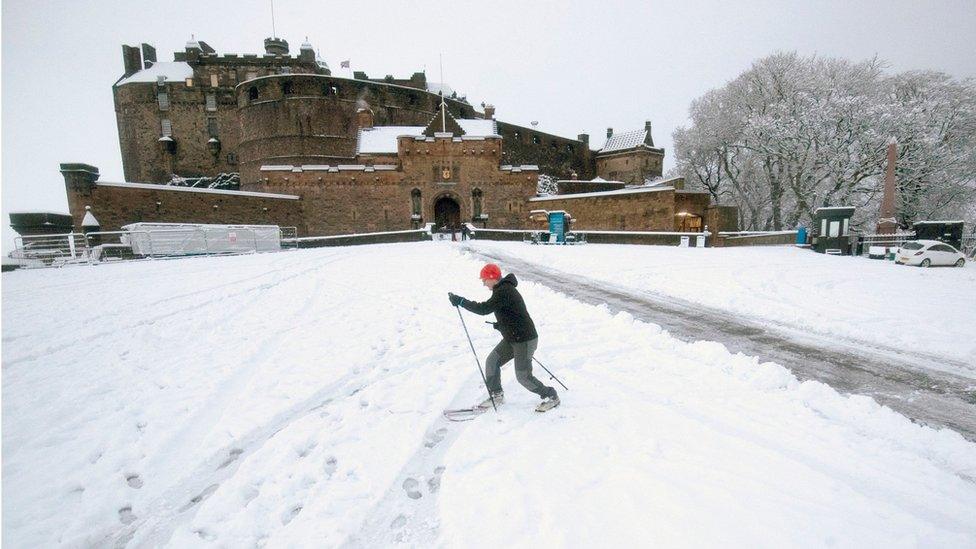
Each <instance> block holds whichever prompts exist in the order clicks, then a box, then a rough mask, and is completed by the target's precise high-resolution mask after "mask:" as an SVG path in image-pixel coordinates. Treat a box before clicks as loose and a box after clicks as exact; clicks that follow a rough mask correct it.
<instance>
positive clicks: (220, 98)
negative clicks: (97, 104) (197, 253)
mask: <svg viewBox="0 0 976 549" xmlns="http://www.w3.org/2000/svg"><path fill="white" fill-rule="evenodd" d="M174 57H175V59H176V60H177V61H183V62H187V63H189V64H190V66H191V67H192V70H193V78H192V86H187V83H186V81H185V80H179V81H175V80H166V81H165V82H164V83H163V84H162V85H159V84H157V83H156V82H129V83H124V84H121V85H116V86H113V90H112V91H113V95H114V99H115V113H116V122H117V124H118V130H119V145H120V147H121V152H122V167H123V172H124V174H125V179H126V180H127V181H144V182H148V183H163V182H166V181H169V179H170V174H177V175H181V176H184V177H188V176H204V175H206V176H214V175H217V174H219V173H230V172H237V171H239V167H238V162H237V149H238V144H239V142H240V122H239V120H238V115H237V98H236V96H235V94H234V88H235V86H237V84H239V83H240V82H243V81H245V80H247V79H248V78H249V77H255V76H256V77H261V76H267V75H268V74H277V73H279V72H281V71H283V70H287V71H288V72H289V73H293V74H299V73H316V72H322V71H324V70H326V69H323V68H320V67H319V66H318V65H317V64H316V63H315V59H314V55H312V54H311V51H310V50H308V51H305V50H303V53H302V54H301V55H299V56H298V57H292V56H288V55H263V56H258V55H235V54H227V55H217V54H216V53H204V52H200V51H196V50H188V51H186V52H177V54H176V55H175V56H174ZM147 64H148V65H150V66H151V64H152V63H147ZM147 68H148V67H147ZM213 78H216V84H217V86H213V85H212V84H213V83H214V81H213ZM160 90H163V91H165V92H166V93H167V96H168V98H169V103H170V105H169V108H168V109H163V108H161V107H160V105H159V102H158V99H157V92H158V91H160ZM209 94H215V96H216V110H215V111H208V110H207V95H209ZM208 118H215V119H216V120H217V133H218V139H219V141H220V147H219V148H215V147H214V146H213V145H212V144H211V143H210V142H209V140H210V137H211V136H210V132H209V129H208V121H207V119H208ZM163 119H167V120H170V122H171V123H172V127H173V139H174V142H175V147H173V148H172V149H168V148H166V147H164V145H163V144H161V143H160V142H159V137H160V136H161V135H162V130H161V126H162V120H163Z"/></svg>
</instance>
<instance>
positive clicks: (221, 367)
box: [2, 242, 976, 548]
mask: <svg viewBox="0 0 976 549" xmlns="http://www.w3.org/2000/svg"><path fill="white" fill-rule="evenodd" d="M602 248H603V247H598V246H595V245H593V246H588V247H581V248H579V249H578V250H576V249H568V248H561V249H560V250H559V251H560V252H569V253H571V254H574V255H573V256H569V255H566V256H561V257H563V258H567V257H568V258H570V259H571V260H572V261H577V262H584V261H585V262H590V264H591V265H593V269H594V271H595V272H594V273H593V274H594V276H596V275H597V274H598V273H599V272H600V270H601V269H606V270H609V266H604V265H601V262H608V261H611V260H613V259H612V257H611V256H605V255H603V254H604V253H605V252H603V251H602ZM631 249H634V250H638V249H643V248H637V247H634V248H631ZM534 250H540V247H534ZM694 251H696V252H700V251H701V250H694ZM706 251H707V250H706ZM684 252H688V253H690V252H692V251H691V250H682V251H681V252H680V253H684ZM733 252H734V253H736V254H741V253H745V252H741V251H739V250H733ZM756 252H757V253H760V254H764V253H766V252H761V251H758V250H757V251H756ZM541 253H546V254H548V253H552V254H555V253H556V252H550V251H548V250H542V251H541ZM769 253H773V252H769ZM591 256H592V257H591ZM553 257H554V258H555V257H557V256H556V255H553ZM620 257H622V256H620ZM628 257H634V256H628ZM661 257H662V258H663V259H662V261H669V260H671V261H673V260H674V259H667V258H668V257H670V258H674V257H677V256H674V255H669V256H661ZM763 257H766V256H763ZM776 257H780V260H779V261H778V262H777V261H774V260H773V256H769V257H768V258H766V259H758V260H757V261H767V264H766V266H765V269H767V270H771V271H775V270H776V269H783V271H784V273H785V274H784V275H783V276H784V277H785V278H789V276H790V275H791V274H798V273H799V271H801V270H803V269H800V268H797V267H795V266H793V261H794V260H793V259H792V256H789V255H781V256H776ZM834 259H836V258H834ZM559 261H560V266H561V267H568V265H569V263H568V261H566V260H563V259H560V260H559ZM634 261H635V262H638V261H643V260H640V259H638V258H635V259H634ZM818 261H819V259H818ZM646 263H647V264H652V263H653V261H650V260H648V261H647V262H646ZM480 266H481V265H480V263H478V262H477V261H475V260H473V259H472V258H471V257H470V256H469V255H468V254H465V253H463V252H461V251H460V250H459V249H458V246H456V245H454V244H451V243H440V242H434V243H416V244H400V245H380V246H361V247H351V248H327V249H318V250H302V251H292V252H286V253H279V254H267V255H251V256H239V257H222V258H201V259H185V260H176V261H155V262H151V263H150V262H147V263H129V264H116V265H103V266H98V267H95V268H87V267H76V268H65V269H61V270H45V271H33V272H14V273H7V274H4V276H3V290H2V291H3V380H2V382H3V542H4V545H5V546H9V547H50V546H59V545H60V546H66V547H84V546H93V545H94V546H112V545H115V544H119V545H121V544H122V543H120V542H123V543H124V542H128V544H129V546H169V547H181V548H182V547H195V546H201V547H203V546H214V547H252V546H265V547H295V546H304V547H325V546H341V545H352V546H370V547H375V546H386V545H391V544H393V543H395V542H396V541H402V542H404V543H411V544H415V545H418V546H429V545H437V546H448V547H484V546H496V547H498V546H514V547H522V546H538V545H540V544H542V545H545V546H564V547H584V546H586V547H592V546H614V545H631V546H633V545H636V544H642V545H643V544H650V545H681V546H692V545H695V546H701V545H712V546H715V545H723V546H755V545H763V546H781V545H787V544H788V545H791V546H824V545H836V546H865V545H870V546H891V547H909V546H911V547H914V546H919V545H924V546H940V547H962V546H972V545H974V544H976V522H974V521H973V520H972V517H973V516H974V512H976V444H972V443H969V442H967V441H965V440H964V439H963V438H962V437H961V436H960V435H958V434H957V433H955V432H952V431H949V430H941V431H937V430H933V429H930V428H927V427H922V426H919V425H916V424H913V423H912V422H910V421H909V420H908V419H906V418H905V417H903V416H900V415H898V414H896V413H894V412H892V411H891V410H889V409H887V408H883V407H881V406H878V405H877V404H876V403H875V402H874V401H872V400H871V399H868V398H866V397H858V396H850V397H847V396H841V395H839V394H838V393H837V392H835V391H834V390H832V389H831V388H829V387H827V386H825V385H823V384H821V383H817V382H813V381H807V382H803V383H800V382H798V381H797V380H796V379H795V378H794V377H793V376H792V375H791V374H790V373H789V372H788V371H786V370H785V369H784V368H782V367H780V366H777V365H775V364H772V363H759V362H758V361H757V360H756V359H754V358H751V357H748V356H743V355H732V354H730V353H729V352H728V351H727V350H726V349H725V348H724V347H723V346H722V345H720V344H718V343H714V342H708V341H698V342H682V341H678V340H675V339H674V338H672V337H671V336H670V335H668V334H667V333H664V332H662V331H661V330H660V329H659V328H658V327H657V326H655V325H651V324H646V323H642V322H639V321H635V320H634V319H632V318H631V317H630V316H629V315H627V314H625V313H621V314H611V313H610V312H609V311H608V310H607V309H606V308H604V307H594V306H590V305H585V304H582V303H580V302H577V301H574V300H572V299H571V298H570V297H567V296H565V295H561V294H557V293H555V292H553V291H551V290H548V289H546V288H544V287H541V286H538V285H535V284H529V283H523V284H521V285H520V289H521V290H522V292H523V295H524V296H525V298H526V300H527V302H528V304H529V309H530V311H531V312H532V313H533V316H534V317H535V319H536V323H537V325H538V327H539V331H540V333H541V339H540V347H539V351H538V354H537V357H538V358H539V359H540V360H542V361H543V362H544V363H545V364H546V365H547V366H550V367H551V368H552V369H553V370H554V371H555V373H556V374H557V375H559V376H560V377H561V378H562V380H563V381H564V382H565V383H566V384H567V385H568V386H569V387H570V390H569V391H563V392H562V397H563V405H562V406H561V407H560V408H557V409H556V410H554V411H552V412H550V413H547V414H536V413H534V412H533V411H532V408H533V406H534V404H535V401H536V398H535V396H534V395H531V394H529V393H527V392H525V391H524V390H522V389H521V387H519V386H518V385H517V383H516V382H515V380H514V376H513V372H512V371H511V366H508V367H507V368H506V369H505V370H504V371H503V382H504V385H505V388H506V397H507V402H506V404H505V405H504V406H503V407H502V408H501V409H500V412H499V413H498V414H494V413H489V414H486V415H484V416H481V417H479V418H478V419H476V420H475V421H472V422H468V423H447V422H445V421H444V420H443V419H442V418H441V416H440V411H441V410H442V409H444V408H446V407H450V406H455V405H458V404H465V403H470V402H472V401H474V400H475V399H477V398H479V397H480V395H481V394H482V392H483V389H481V388H480V384H481V379H480V376H479V374H478V373H477V369H476V367H475V365H474V359H473V357H472V356H471V353H470V349H469V348H468V343H467V340H466V339H465V338H464V335H463V332H462V330H461V326H460V325H459V323H460V322H459V320H458V316H457V313H456V311H455V310H454V309H453V308H451V307H450V306H449V304H448V302H447V298H446V294H447V292H448V291H456V292H458V293H461V294H463V295H466V296H468V297H471V298H479V297H480V298H484V297H486V296H487V292H486V290H484V289H483V288H481V287H480V284H479V283H478V280H477V273H478V270H479V268H480ZM886 266H888V267H891V266H890V265H886ZM574 268H575V267H574ZM872 268H873V267H872ZM618 270H619V271H620V273H621V276H622V277H623V276H624V275H627V276H630V275H628V274H627V273H633V272H634V270H632V269H630V267H627V266H624V265H621V266H620V268H619V269H618ZM758 270H762V269H758ZM970 271H972V269H964V270H956V271H952V270H949V269H945V270H938V271H931V272H934V273H938V274H939V275H941V274H942V273H953V272H957V273H963V274H962V275H954V274H949V275H946V276H947V277H951V276H967V275H968V274H969V272H970ZM692 272H694V271H692ZM655 273H657V276H662V277H663V276H666V275H665V274H664V273H665V271H664V270H660V271H655ZM633 276H637V275H633ZM670 276H671V277H672V279H673V280H674V285H675V286H678V287H680V286H681V285H685V284H688V285H690V284H691V283H690V282H688V281H686V280H684V279H685V278H689V277H690V273H689V272H688V271H684V270H682V271H678V272H675V273H674V274H673V275H670ZM770 277H771V278H776V277H775V275H770ZM808 280H809V279H808ZM970 280H971V279H970ZM618 282H624V280H623V279H621V280H618ZM745 284H746V283H745V282H739V283H738V286H736V285H732V286H731V290H732V291H735V292H738V291H739V290H737V289H736V288H738V287H741V286H743V285H745ZM837 284H840V283H837ZM793 285H797V286H803V283H802V282H798V281H789V282H788V283H784V284H782V285H780V286H777V285H775V284H773V285H772V286H773V287H774V288H776V287H779V288H780V289H781V290H780V295H783V294H784V293H785V290H784V288H790V287H792V286H793ZM836 287H837V286H835V288H836ZM849 288H850V291H849V292H846V293H844V294H843V295H844V298H845V299H847V300H849V301H852V300H856V299H860V297H859V296H856V295H851V294H856V293H857V292H858V290H857V288H860V286H850V287H849ZM712 291H713V290H712V289H702V292H703V293H708V292H712ZM714 291H718V289H716V290H714ZM770 291H772V290H770ZM960 299H965V297H964V296H963V297H960ZM848 308H850V307H845V310H846V309H848ZM867 314H868V313H867V312H864V315H865V316H867ZM465 315H466V316H465V318H466V321H467V326H468V329H469V330H470V331H471V334H472V337H473V339H474V343H475V346H476V348H477V349H478V351H479V353H480V356H481V358H482V359H483V358H484V355H485V354H486V353H487V351H488V350H489V349H490V347H491V346H492V345H493V344H494V342H495V341H496V338H497V336H496V332H495V331H494V330H492V329H491V328H490V327H489V326H487V325H485V324H483V323H482V322H481V320H482V318H479V317H475V316H473V315H470V314H467V313H465ZM875 316H878V315H877V313H876V314H875ZM968 318H969V320H970V322H971V321H972V316H969V317H968ZM878 321H879V322H882V325H883V326H888V324H885V323H884V321H883V320H878ZM537 374H538V372H537ZM540 378H541V379H543V380H545V377H544V376H540Z"/></svg>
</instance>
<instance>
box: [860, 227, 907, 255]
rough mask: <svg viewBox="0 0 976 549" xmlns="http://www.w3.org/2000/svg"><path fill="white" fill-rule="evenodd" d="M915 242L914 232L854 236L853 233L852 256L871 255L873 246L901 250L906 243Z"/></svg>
mask: <svg viewBox="0 0 976 549" xmlns="http://www.w3.org/2000/svg"><path fill="white" fill-rule="evenodd" d="M911 240H915V233H914V232H906V233H893V234H854V233H851V255H862V254H866V253H869V252H870V251H871V247H872V246H878V247H883V248H900V247H901V246H902V245H903V244H904V243H906V242H908V241H911Z"/></svg>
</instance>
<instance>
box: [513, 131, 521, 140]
mask: <svg viewBox="0 0 976 549" xmlns="http://www.w3.org/2000/svg"><path fill="white" fill-rule="evenodd" d="M521 137H522V136H521V135H519V132H518V130H515V140H516V141H519V140H520V139H521Z"/></svg>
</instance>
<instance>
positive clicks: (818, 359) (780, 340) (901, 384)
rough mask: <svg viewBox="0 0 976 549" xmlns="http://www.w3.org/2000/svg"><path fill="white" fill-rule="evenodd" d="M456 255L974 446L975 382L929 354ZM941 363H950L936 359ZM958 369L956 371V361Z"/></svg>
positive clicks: (488, 256)
mask: <svg viewBox="0 0 976 549" xmlns="http://www.w3.org/2000/svg"><path fill="white" fill-rule="evenodd" d="M462 250H464V251H467V252H469V253H471V254H473V255H476V256H479V257H480V258H482V259H484V260H490V261H494V262H498V263H502V264H504V265H506V266H507V267H508V268H509V270H511V271H513V272H515V273H517V274H518V276H519V277H520V278H525V279H526V280H531V281H533V282H536V283H538V284H541V285H543V286H546V287H548V288H550V289H552V290H555V291H557V292H560V293H563V294H565V295H568V296H571V297H572V298H574V299H577V300H579V301H582V302H584V303H590V304H605V305H607V306H608V307H609V308H610V309H611V310H614V311H626V312H628V313H630V314H632V315H633V316H634V317H635V318H637V319H639V320H643V321H645V322H651V323H654V324H657V325H659V326H661V327H662V328H664V329H666V330H668V331H669V332H670V333H671V334H672V335H674V336H675V337H677V338H679V339H682V340H685V341H697V340H708V341H717V342H720V343H722V344H724V345H725V346H726V347H727V348H728V349H729V350H730V351H731V352H733V353H735V352H741V353H743V354H746V355H750V356H756V357H759V358H760V360H762V361H771V362H775V363H777V364H780V365H782V366H784V367H786V368H788V369H789V370H790V371H791V372H793V374H794V375H795V376H797V378H799V379H800V380H801V381H802V380H804V379H814V380H817V381H821V382H823V383H826V384H827V385H830V386H831V387H833V388H834V389H836V390H837V391H840V392H842V393H853V394H862V395H868V396H870V397H872V398H874V399H875V400H877V401H878V402H879V403H881V404H883V405H885V406H888V407H890V408H891V409H893V410H895V411H897V412H899V413H901V414H903V415H905V416H907V417H908V418H909V419H911V420H912V421H915V422H918V423H922V424H925V425H929V426H932V427H935V428H943V427H947V428H950V429H953V430H955V431H957V432H958V433H960V434H961V435H963V436H964V437H965V438H967V439H968V440H970V441H976V381H974V380H972V379H968V378H965V377H962V376H957V375H954V374H950V373H947V372H942V371H940V370H937V369H931V368H926V367H925V365H926V364H931V363H932V361H933V357H930V356H926V355H920V354H909V353H901V352H896V351H894V350H891V349H884V348H880V347H878V346H875V345H870V344H866V343H862V342H857V343H856V346H855V344H854V342H847V343H845V342H844V341H836V340H837V339H840V338H834V337H833V336H830V337H831V340H828V339H827V338H826V337H823V336H821V337H817V336H815V335H810V334H804V333H800V332H798V331H796V330H790V329H789V327H783V326H772V325H769V324H761V323H758V322H753V321H750V320H748V319H746V318H743V317H738V316H735V315H733V314H731V313H729V312H726V311H722V310H717V309H710V308H708V307H705V306H702V305H698V304H694V303H688V302H685V301H683V300H681V299H677V298H673V297H670V296H660V295H655V294H652V293H649V292H637V291H634V290H633V289H630V288H624V287H620V286H616V285H613V284H610V283H607V282H603V281H599V280H595V279H591V278H587V277H585V276H580V275H576V274H569V273H566V272H564V271H559V270H556V269H550V268H546V267H543V266H541V265H538V264H535V263H531V262H528V261H523V260H521V259H518V258H516V257H513V256H511V255H508V254H505V253H504V252H501V251H498V250H491V251H490V252H489V251H485V250H481V249H478V248H470V247H463V248H462ZM938 360H939V361H941V362H943V363H953V361H951V360H949V359H945V358H941V357H940V358H938ZM958 366H961V367H964V366H965V365H963V364H958Z"/></svg>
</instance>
